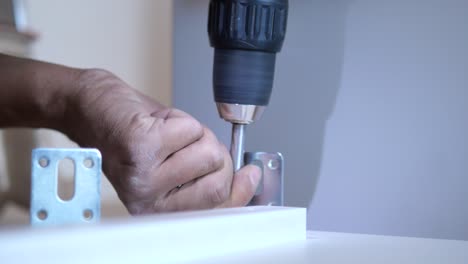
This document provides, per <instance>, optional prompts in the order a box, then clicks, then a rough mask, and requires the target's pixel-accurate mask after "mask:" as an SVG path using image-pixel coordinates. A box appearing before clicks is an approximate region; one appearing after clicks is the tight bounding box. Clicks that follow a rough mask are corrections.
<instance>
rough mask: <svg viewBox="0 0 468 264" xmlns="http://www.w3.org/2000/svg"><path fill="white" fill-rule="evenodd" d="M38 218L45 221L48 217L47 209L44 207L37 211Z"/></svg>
mask: <svg viewBox="0 0 468 264" xmlns="http://www.w3.org/2000/svg"><path fill="white" fill-rule="evenodd" d="M37 218H39V219H40V220H42V221H44V220H46V219H47V211H46V210H44V209H41V210H39V211H38V212H37Z"/></svg>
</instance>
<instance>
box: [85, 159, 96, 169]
mask: <svg viewBox="0 0 468 264" xmlns="http://www.w3.org/2000/svg"><path fill="white" fill-rule="evenodd" d="M83 165H84V166H85V167H86V168H88V169H91V168H92V167H94V161H93V160H92V159H91V158H86V159H85V160H84V161H83Z"/></svg>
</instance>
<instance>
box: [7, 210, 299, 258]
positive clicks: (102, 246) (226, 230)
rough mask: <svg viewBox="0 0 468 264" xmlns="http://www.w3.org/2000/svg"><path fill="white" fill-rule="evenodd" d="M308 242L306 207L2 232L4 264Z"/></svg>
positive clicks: (222, 251)
mask: <svg viewBox="0 0 468 264" xmlns="http://www.w3.org/2000/svg"><path fill="white" fill-rule="evenodd" d="M305 240H306V209H305V208H287V207H269V206H267V207H244V208H231V209H219V210H211V211H198V212H186V213H175V214H166V215H157V216H148V217H141V218H133V219H130V220H129V219H127V220H126V221H120V222H110V223H109V222H108V223H102V224H100V225H88V226H76V227H70V226H68V227H60V228H28V229H18V230H2V231H0V262H1V263H2V264H3V263H173V262H183V263H187V262H192V261H196V260H202V259H206V258H211V257H221V256H224V255H228V254H241V253H242V252H245V251H249V250H259V249H262V248H268V247H275V246H279V245H284V244H288V243H294V242H298V241H302V242H303V243H304V242H305Z"/></svg>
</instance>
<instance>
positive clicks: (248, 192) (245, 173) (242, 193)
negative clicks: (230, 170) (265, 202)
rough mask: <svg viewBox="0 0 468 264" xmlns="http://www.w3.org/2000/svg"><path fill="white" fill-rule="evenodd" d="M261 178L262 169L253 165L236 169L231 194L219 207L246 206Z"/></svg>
mask: <svg viewBox="0 0 468 264" xmlns="http://www.w3.org/2000/svg"><path fill="white" fill-rule="evenodd" d="M261 178H262V170H261V169H260V168H259V167H258V166H255V165H247V166H245V167H243V168H241V169H240V170H238V171H237V172H236V173H235V175H234V179H233V181H232V187H231V195H230V197H229V199H228V200H227V201H226V202H225V203H223V204H222V205H221V206H220V207H241V206H246V205H247V204H248V203H249V202H250V200H252V197H253V196H254V195H255V192H256V190H257V186H258V184H259V182H260V179H261Z"/></svg>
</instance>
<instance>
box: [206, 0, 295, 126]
mask: <svg viewBox="0 0 468 264" xmlns="http://www.w3.org/2000/svg"><path fill="white" fill-rule="evenodd" d="M287 16H288V1H287V0H211V1H210V8H209V18H208V34H209V38H210V44H211V46H212V47H214V48H215V52H214V53H215V54H214V64H213V91H214V98H215V101H216V102H217V104H218V110H219V112H220V115H221V116H222V117H223V118H224V119H226V120H228V121H231V122H238V123H250V122H251V121H253V120H244V121H242V120H232V119H230V118H229V117H227V116H226V114H225V113H224V112H222V111H221V109H220V105H222V104H229V105H244V106H266V105H268V103H269V100H270V95H271V91H272V87H273V78H274V71H275V60H276V53H277V52H279V51H280V50H281V47H282V45H283V41H284V37H285V34H286V22H287ZM240 111H242V110H240ZM256 112H261V111H256Z"/></svg>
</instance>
